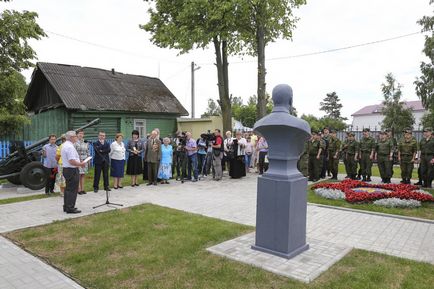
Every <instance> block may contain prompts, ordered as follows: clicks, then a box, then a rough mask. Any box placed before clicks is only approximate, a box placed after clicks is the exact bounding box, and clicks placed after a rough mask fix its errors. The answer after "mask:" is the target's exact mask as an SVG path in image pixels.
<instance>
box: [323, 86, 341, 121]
mask: <svg viewBox="0 0 434 289" xmlns="http://www.w3.org/2000/svg"><path fill="white" fill-rule="evenodd" d="M340 101H341V100H340V99H339V96H338V95H337V94H336V92H335V91H333V92H331V93H327V94H326V97H325V98H324V99H323V101H321V102H320V110H322V111H324V112H325V113H326V116H327V117H329V118H334V119H340V120H346V119H347V118H345V117H342V116H341V109H342V104H341V103H340Z"/></svg>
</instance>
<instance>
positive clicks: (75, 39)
mask: <svg viewBox="0 0 434 289" xmlns="http://www.w3.org/2000/svg"><path fill="white" fill-rule="evenodd" d="M46 31H47V32H48V33H51V34H53V35H56V36H59V37H62V38H66V39H69V40H72V41H76V42H80V43H84V44H87V45H92V46H95V47H99V48H103V49H107V50H112V51H116V52H118V53H123V54H128V55H132V56H137V57H142V58H147V59H155V57H154V56H146V55H142V54H138V53H134V52H131V51H127V50H122V49H119V48H113V47H109V46H106V45H102V44H99V43H94V42H90V41H86V40H81V39H78V38H74V37H71V36H68V35H64V34H60V33H57V32H53V31H49V30H46ZM421 33H422V32H421V31H418V32H413V33H408V34H403V35H398V36H394V37H390V38H385V39H380V40H374V41H369V42H364V43H359V44H354V45H349V46H344V47H338V48H332V49H327V50H320V51H313V52H307V53H301V54H295V55H288V56H280V57H272V58H267V59H266V61H276V60H284V59H291V58H300V57H307V56H314V55H320V54H325V53H332V52H337V51H342V50H349V49H353V48H358V47H363V46H369V45H375V44H379V43H384V42H388V41H393V40H397V39H401V38H405V37H410V36H414V35H418V34H421ZM161 61H164V62H171V63H177V64H184V65H185V64H186V62H178V61H172V60H166V59H164V60H161ZM256 61H257V60H256V59H252V60H245V61H234V62H231V64H243V63H253V62H256ZM198 64H199V65H213V64H214V63H209V62H208V63H198ZM169 78H172V76H171V77H169Z"/></svg>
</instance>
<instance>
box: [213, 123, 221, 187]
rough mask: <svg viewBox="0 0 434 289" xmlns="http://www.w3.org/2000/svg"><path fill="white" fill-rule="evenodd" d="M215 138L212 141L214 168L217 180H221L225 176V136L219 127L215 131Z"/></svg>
mask: <svg viewBox="0 0 434 289" xmlns="http://www.w3.org/2000/svg"><path fill="white" fill-rule="evenodd" d="M214 136H215V140H214V141H213V142H212V151H213V153H212V154H213V162H212V163H213V168H214V172H215V178H214V179H215V180H216V181H220V180H221V179H222V176H223V170H222V158H223V138H222V136H221V132H220V130H219V129H218V128H216V129H215V131H214Z"/></svg>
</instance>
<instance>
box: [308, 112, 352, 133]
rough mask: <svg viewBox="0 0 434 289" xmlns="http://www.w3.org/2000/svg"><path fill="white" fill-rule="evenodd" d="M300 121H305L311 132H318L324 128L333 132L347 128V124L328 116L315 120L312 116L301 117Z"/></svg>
mask: <svg viewBox="0 0 434 289" xmlns="http://www.w3.org/2000/svg"><path fill="white" fill-rule="evenodd" d="M301 119H304V120H305V121H307V122H308V123H309V125H310V127H311V128H312V130H315V131H320V130H322V129H323V128H325V127H328V128H330V129H335V130H344V129H346V128H347V124H346V123H345V122H343V121H342V120H341V119H336V118H332V117H328V116H324V117H321V118H317V117H316V116H314V115H312V114H308V115H305V114H303V115H302V116H301Z"/></svg>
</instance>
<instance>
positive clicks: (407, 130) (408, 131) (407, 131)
mask: <svg viewBox="0 0 434 289" xmlns="http://www.w3.org/2000/svg"><path fill="white" fill-rule="evenodd" d="M402 132H403V133H411V132H412V131H411V128H406V129H404V130H403V131H402Z"/></svg>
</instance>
